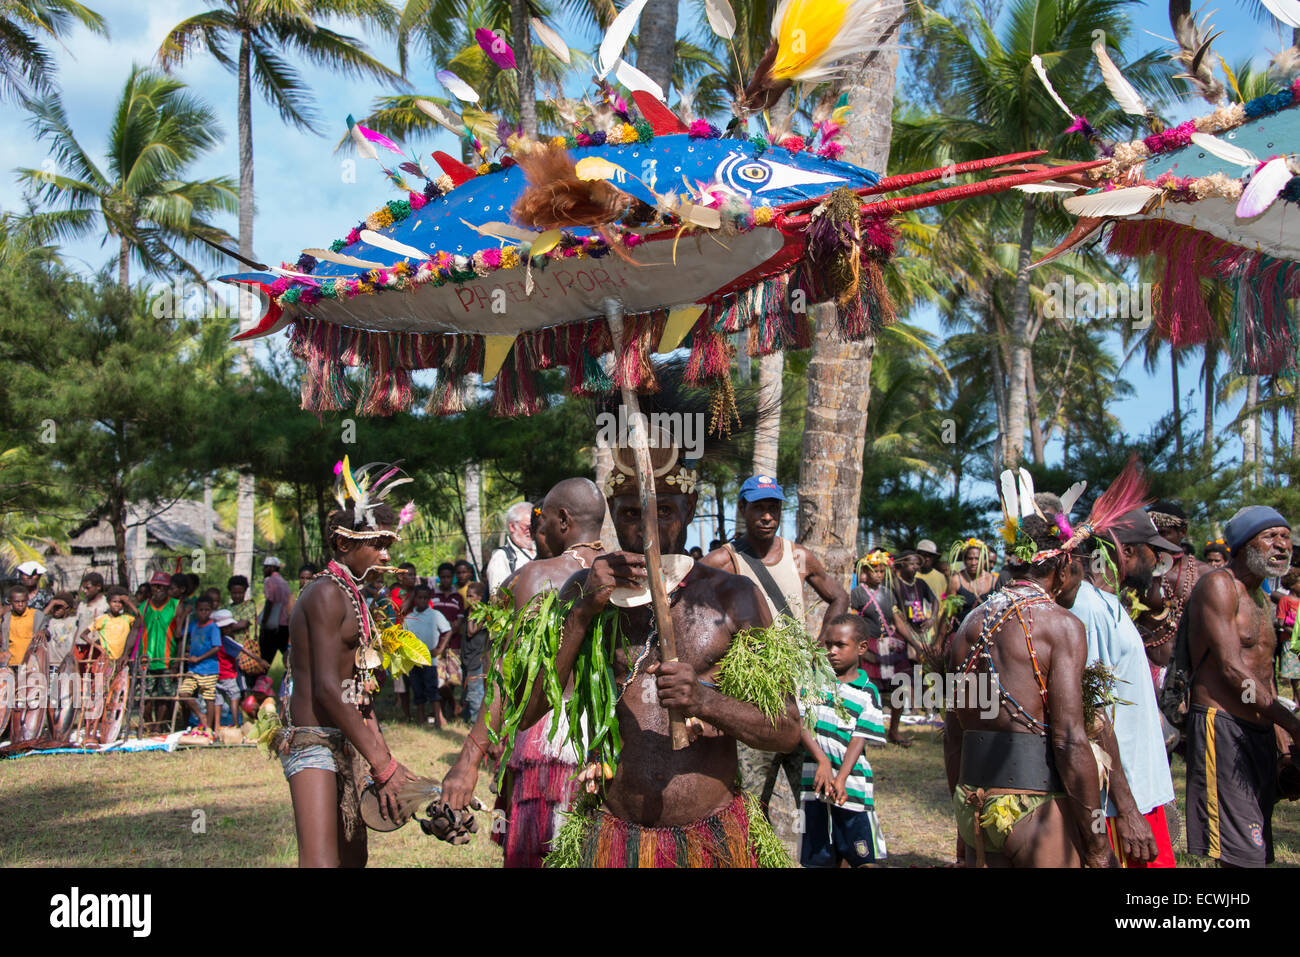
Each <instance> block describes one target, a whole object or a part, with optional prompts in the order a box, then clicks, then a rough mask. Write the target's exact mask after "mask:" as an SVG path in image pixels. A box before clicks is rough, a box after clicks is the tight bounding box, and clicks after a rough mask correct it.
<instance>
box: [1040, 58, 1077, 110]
mask: <svg viewBox="0 0 1300 957" xmlns="http://www.w3.org/2000/svg"><path fill="white" fill-rule="evenodd" d="M1029 62H1030V63H1031V64H1032V65H1033V67H1034V72H1035V73H1037V74H1038V81H1039V82H1040V83H1042V84H1043V87H1044V88H1045V89H1046V90H1047V95H1048V96H1050V97H1051V98H1052V102H1053V103H1055V104H1056V105H1057V106H1059V107H1060V108H1061V110H1062V111H1063V112H1064V113H1065V115H1066V116H1068V117H1070V119H1074V110H1072V109H1070V108H1069V107H1068V106H1066V105H1065V101H1064V100H1063V99H1061V97H1060V94H1058V93H1057V92H1056V87H1054V86H1052V81H1051V80H1049V79H1048V78H1047V70H1046V69H1045V68H1044V67H1043V58H1042V57H1040V56H1039V55H1038V54H1037V53H1035V54H1034V55H1033V56H1031V57H1030V58H1029Z"/></svg>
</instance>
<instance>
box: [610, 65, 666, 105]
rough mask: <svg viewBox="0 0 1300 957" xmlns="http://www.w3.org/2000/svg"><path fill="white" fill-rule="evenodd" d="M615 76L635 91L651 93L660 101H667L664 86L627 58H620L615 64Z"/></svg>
mask: <svg viewBox="0 0 1300 957" xmlns="http://www.w3.org/2000/svg"><path fill="white" fill-rule="evenodd" d="M614 76H616V77H617V78H618V82H619V83H622V84H623V85H624V86H625V87H627V88H628V89H629V90H631V91H632V92H633V93H649V94H651V95H652V96H653V97H654V98H655V99H656V100H659V101H660V102H666V100H667V97H665V96H664V88H663V87H662V86H660V85H659V84H658V83H656V82H655V81H654V80H652V79H650V77H648V76H646V75H645V74H644V73H642V72H641V71H640V70H638V69H637V68H636V67H634V66H633V65H632V64H630V63H628V62H627V61H626V60H622V59H620V60H619V61H618V63H617V64H615V66H614Z"/></svg>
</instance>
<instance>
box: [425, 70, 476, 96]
mask: <svg viewBox="0 0 1300 957" xmlns="http://www.w3.org/2000/svg"><path fill="white" fill-rule="evenodd" d="M435 76H436V77H437V78H438V82H439V83H441V84H442V85H443V87H444V88H446V90H447V92H448V93H450V94H451V95H452V96H454V97H455V98H456V99H458V100H460V101H461V102H462V103H477V102H478V91H477V90H475V89H474V87H472V86H470V85H469V84H468V83H466V82H465V81H464V80H462V79H461V78H460V77H458V76H457V75H456V74H455V73H452V72H451V71H450V70H439V71H438V72H437V73H436V74H435Z"/></svg>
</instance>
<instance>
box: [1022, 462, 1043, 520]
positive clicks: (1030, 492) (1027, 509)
mask: <svg viewBox="0 0 1300 957" xmlns="http://www.w3.org/2000/svg"><path fill="white" fill-rule="evenodd" d="M1019 472H1020V517H1021V518H1028V517H1029V516H1030V515H1033V514H1034V513H1035V512H1037V513H1038V514H1039V515H1042V512H1039V511H1038V504H1037V503H1036V502H1035V501H1034V477H1033V476H1032V475H1030V474H1029V473H1028V472H1027V471H1026V470H1025V469H1020V470H1019Z"/></svg>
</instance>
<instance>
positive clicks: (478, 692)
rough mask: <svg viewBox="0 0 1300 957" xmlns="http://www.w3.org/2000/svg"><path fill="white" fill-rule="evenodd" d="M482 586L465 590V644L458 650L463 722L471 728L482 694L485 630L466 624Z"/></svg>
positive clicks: (476, 582)
mask: <svg viewBox="0 0 1300 957" xmlns="http://www.w3.org/2000/svg"><path fill="white" fill-rule="evenodd" d="M486 590H487V589H486V586H484V584H483V583H482V582H478V581H473V582H470V583H469V584H468V585H466V586H465V618H464V622H465V626H464V627H465V640H464V641H463V642H462V643H461V646H460V660H461V666H462V667H463V668H464V669H465V720H466V721H468V722H469V723H470V724H471V725H472V724H473V723H474V722H475V721H477V720H478V713H479V709H480V708H482V707H483V696H484V693H485V692H486V690H487V689H486V688H485V687H484V684H483V681H484V678H483V658H484V656H485V654H486V652H487V641H488V632H487V629H486V628H484V627H483V626H482V625H480V624H478V623H477V622H473V621H470V620H469V613H470V612H471V611H473V609H474V606H475V605H477V604H478V603H479V602H481V601H482V600H483V593H484V592H485V591H486Z"/></svg>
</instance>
